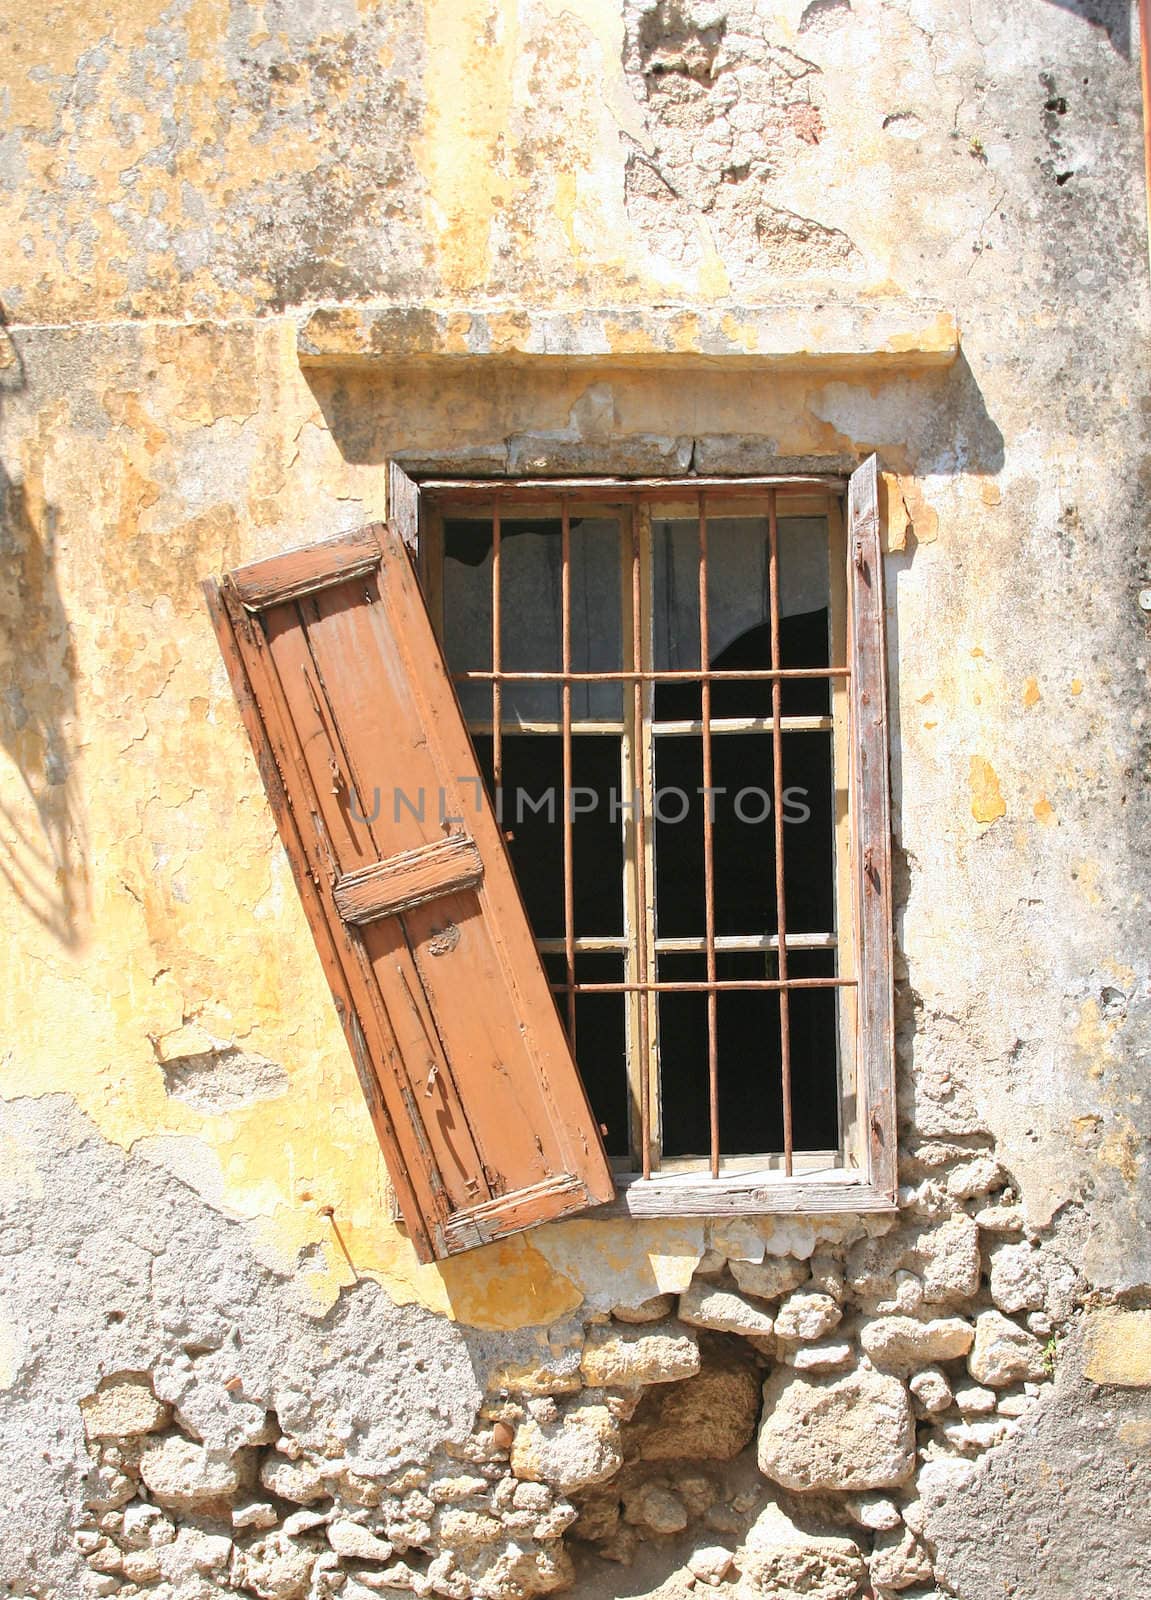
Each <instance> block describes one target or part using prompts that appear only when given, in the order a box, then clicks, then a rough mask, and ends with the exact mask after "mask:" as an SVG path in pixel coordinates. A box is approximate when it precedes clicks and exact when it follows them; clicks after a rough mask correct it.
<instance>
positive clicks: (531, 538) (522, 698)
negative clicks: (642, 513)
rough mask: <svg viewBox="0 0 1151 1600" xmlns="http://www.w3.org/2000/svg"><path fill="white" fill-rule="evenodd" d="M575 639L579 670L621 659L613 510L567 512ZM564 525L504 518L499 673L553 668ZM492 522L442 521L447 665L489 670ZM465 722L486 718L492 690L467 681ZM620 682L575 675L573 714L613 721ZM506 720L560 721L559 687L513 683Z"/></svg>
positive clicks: (559, 657)
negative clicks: (596, 514)
mask: <svg viewBox="0 0 1151 1600" xmlns="http://www.w3.org/2000/svg"><path fill="white" fill-rule="evenodd" d="M570 528H571V564H572V570H571V599H572V617H571V639H572V668H573V670H574V671H576V672H608V671H612V670H613V669H614V670H618V669H619V668H620V666H621V663H622V655H621V651H622V626H621V617H620V568H619V562H620V551H619V523H618V521H616V520H615V519H614V518H590V517H572V519H571V522H570ZM562 550H563V530H562V524H561V522H560V520H559V518H558V517H546V518H538V519H533V520H523V519H519V518H517V519H514V520H513V519H510V518H504V519H503V520H502V521H501V524H500V617H501V628H500V642H501V662H500V665H501V667H502V669H503V670H504V671H505V672H559V671H561V670H562V667H563V643H562V639H563V635H562V622H561V600H562V590H561V584H562V565H563V563H562ZM491 628H492V528H491V523H490V522H479V521H465V520H463V519H460V520H456V521H449V522H445V524H444V648H445V652H446V654H447V658H448V663H449V665H450V667H451V669H452V671H453V672H462V671H475V670H481V671H488V670H490V669H491V665H492V662H491ZM460 687H461V689H462V690H464V691H466V692H465V693H462V694H461V696H460V703H461V705H463V707H464V714H465V716H466V717H468V719H469V720H473V721H475V720H481V719H487V718H490V716H491V704H492V697H491V690H490V689H489V688H488V687H487V686H486V685H483V684H463V685H461V686H460ZM622 703H623V699H622V693H621V690H620V687H619V685H618V684H610V683H606V684H588V683H577V684H575V685H574V687H573V689H572V715H573V717H574V718H575V719H576V720H577V721H578V720H588V719H592V720H605V721H606V720H613V719H618V718H619V716H620V715H621V707H622ZM503 714H504V718H505V720H508V721H521V722H558V721H559V720H560V717H561V715H562V710H561V697H560V687H559V685H558V684H554V683H538V684H537V683H509V684H506V685H505V686H504V691H503Z"/></svg>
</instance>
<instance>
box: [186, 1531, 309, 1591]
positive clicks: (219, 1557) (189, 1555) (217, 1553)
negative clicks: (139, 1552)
mask: <svg viewBox="0 0 1151 1600" xmlns="http://www.w3.org/2000/svg"><path fill="white" fill-rule="evenodd" d="M157 1554H158V1555H159V1558H160V1573H161V1576H162V1577H164V1578H166V1579H167V1581H168V1582H169V1583H172V1584H176V1585H180V1584H186V1583H188V1581H189V1580H191V1579H194V1578H195V1577H196V1576H197V1575H207V1574H209V1573H217V1572H223V1571H224V1569H225V1568H226V1567H227V1565H228V1561H229V1558H230V1557H231V1554H232V1541H231V1539H229V1538H228V1537H227V1536H226V1535H225V1534H219V1533H204V1532H203V1531H202V1530H201V1529H200V1528H181V1529H180V1531H179V1532H178V1533H177V1535H176V1537H175V1538H174V1539H173V1541H172V1543H171V1544H165V1545H161V1546H160V1548H159V1550H158V1552H157ZM256 1593H257V1594H259V1590H256ZM261 1600H263V1597H261ZM274 1600H281V1596H279V1595H276V1596H275V1597H274Z"/></svg>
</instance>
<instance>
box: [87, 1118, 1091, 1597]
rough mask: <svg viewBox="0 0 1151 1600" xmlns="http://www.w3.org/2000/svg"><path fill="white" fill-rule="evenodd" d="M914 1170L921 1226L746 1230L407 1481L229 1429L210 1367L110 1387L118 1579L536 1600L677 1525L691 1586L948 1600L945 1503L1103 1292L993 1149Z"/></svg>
mask: <svg viewBox="0 0 1151 1600" xmlns="http://www.w3.org/2000/svg"><path fill="white" fill-rule="evenodd" d="M911 1166H912V1169H913V1170H914V1171H915V1172H916V1173H920V1172H923V1171H927V1172H929V1173H930V1176H929V1177H926V1178H922V1179H921V1180H920V1181H919V1182H918V1183H917V1184H916V1185H914V1186H909V1187H908V1188H907V1189H905V1190H904V1192H903V1196H902V1198H903V1201H904V1205H905V1214H904V1215H903V1216H902V1217H901V1219H900V1221H899V1223H898V1225H897V1226H895V1227H894V1228H889V1227H888V1226H887V1224H886V1223H884V1222H876V1221H872V1222H864V1221H859V1220H851V1219H839V1221H838V1223H837V1222H836V1221H834V1220H833V1221H832V1222H831V1223H830V1224H829V1225H828V1226H821V1227H820V1228H819V1229H818V1230H817V1229H807V1230H806V1232H807V1239H806V1240H804V1239H803V1238H801V1237H800V1233H801V1232H802V1231H803V1230H796V1232H795V1237H794V1238H793V1239H792V1240H791V1241H790V1242H791V1244H792V1247H793V1249H794V1251H795V1253H794V1254H789V1255H787V1256H778V1255H773V1254H769V1253H768V1252H767V1249H766V1246H765V1243H764V1235H765V1232H766V1231H768V1230H761V1229H759V1228H758V1227H757V1226H755V1225H754V1224H751V1223H739V1222H737V1223H735V1224H727V1225H724V1226H723V1227H719V1226H717V1227H716V1228H715V1229H713V1230H712V1246H711V1248H709V1250H708V1251H707V1253H706V1254H705V1255H704V1256H703V1258H702V1260H701V1261H700V1262H699V1265H698V1269H697V1271H696V1274H695V1276H694V1278H693V1280H692V1282H691V1284H690V1285H689V1286H688V1287H687V1289H686V1290H685V1291H684V1292H683V1293H682V1294H680V1295H679V1296H678V1297H675V1296H671V1295H667V1294H662V1295H657V1296H654V1297H652V1298H650V1299H647V1300H643V1301H638V1302H632V1303H628V1304H621V1305H619V1306H617V1307H615V1308H614V1309H613V1311H612V1313H610V1314H609V1313H607V1312H591V1313H586V1312H585V1314H584V1315H583V1316H582V1317H579V1316H576V1317H573V1318H571V1319H569V1320H568V1321H566V1322H564V1323H562V1324H557V1325H555V1326H553V1327H552V1328H550V1329H548V1330H547V1336H546V1343H544V1344H541V1347H540V1352H539V1357H538V1359H537V1360H535V1361H534V1362H530V1361H529V1362H525V1361H523V1360H518V1361H510V1360H508V1361H500V1360H499V1359H496V1360H495V1361H493V1362H492V1364H491V1365H490V1370H489V1371H488V1373H487V1379H486V1394H485V1396H484V1399H483V1401H482V1403H481V1405H480V1406H479V1408H478V1412H477V1414H476V1416H475V1421H474V1425H473V1428H472V1431H471V1434H470V1436H468V1437H466V1438H462V1439H460V1440H458V1441H456V1442H451V1441H449V1442H447V1443H445V1444H443V1445H442V1446H441V1447H439V1448H438V1449H437V1450H436V1451H435V1452H434V1453H433V1454H431V1455H430V1456H429V1457H428V1459H426V1460H424V1461H421V1462H420V1463H419V1464H418V1465H416V1466H411V1465H409V1466H405V1467H403V1468H402V1469H401V1470H399V1471H397V1472H395V1473H388V1472H381V1471H376V1470H373V1471H371V1472H363V1471H361V1470H357V1466H356V1465H354V1464H353V1463H352V1462H350V1461H349V1460H348V1458H347V1456H346V1454H345V1449H344V1446H343V1444H342V1442H341V1440H340V1439H339V1437H337V1436H335V1435H334V1434H333V1436H332V1437H331V1438H330V1440H329V1442H328V1444H327V1446H326V1447H325V1448H324V1449H322V1450H317V1449H316V1447H315V1442H314V1439H313V1440H310V1441H309V1445H308V1447H307V1448H305V1446H304V1445H303V1444H302V1443H301V1441H300V1439H299V1438H297V1437H295V1436H294V1435H293V1430H292V1427H291V1425H290V1422H289V1421H288V1420H287V1418H285V1417H282V1416H277V1414H276V1413H275V1412H274V1411H273V1410H272V1409H270V1408H267V1409H264V1410H260V1408H259V1402H258V1400H257V1399H256V1398H255V1397H253V1396H248V1395H241V1394H239V1393H237V1394H236V1396H235V1398H236V1400H237V1402H238V1403H242V1404H243V1406H244V1410H245V1414H246V1420H245V1422H244V1426H243V1429H242V1430H241V1431H240V1432H238V1433H234V1434H233V1437H234V1438H237V1439H242V1442H240V1443H238V1444H236V1446H235V1447H234V1448H222V1447H220V1446H219V1445H218V1444H217V1446H216V1447H209V1446H208V1445H206V1444H205V1443H204V1442H203V1441H202V1440H201V1439H200V1438H199V1437H198V1434H197V1429H196V1427H195V1425H194V1423H193V1421H192V1418H194V1417H195V1415H196V1396H195V1386H194V1381H193V1382H191V1383H190V1382H189V1380H188V1378H187V1375H186V1374H185V1375H184V1376H183V1377H182V1378H180V1377H176V1376H174V1374H173V1371H172V1370H171V1369H165V1370H163V1371H157V1372H154V1373H149V1372H143V1371H139V1372H130V1371H125V1372H118V1373H114V1374H111V1375H109V1376H107V1377H106V1378H105V1379H104V1380H103V1381H102V1382H101V1383H100V1384H99V1386H98V1387H96V1388H95V1389H94V1390H93V1392H92V1393H91V1394H90V1395H89V1396H88V1397H86V1398H85V1399H84V1400H83V1401H82V1402H81V1411H82V1414H83V1421H84V1428H85V1432H86V1435H87V1438H88V1441H89V1450H90V1453H91V1456H92V1460H93V1469H92V1473H91V1475H90V1478H89V1481H88V1486H87V1499H86V1504H85V1506H84V1508H83V1510H82V1511H80V1512H79V1514H78V1516H77V1519H76V1525H75V1542H76V1546H77V1549H78V1550H79V1551H80V1552H81V1553H82V1554H83V1556H84V1558H85V1559H86V1561H87V1564H88V1567H89V1568H90V1570H91V1574H92V1585H93V1592H94V1593H96V1594H100V1595H113V1594H117V1595H122V1596H124V1597H130V1596H135V1595H150V1596H154V1597H156V1600H205V1597H209V1596H215V1595H220V1594H248V1595H255V1596H257V1597H260V1600H328V1597H330V1596H335V1595H337V1594H338V1595H340V1596H342V1597H343V1600H371V1597H373V1596H378V1595H381V1594H385V1595H389V1594H390V1595H393V1596H399V1597H403V1596H416V1597H419V1600H425V1597H431V1596H444V1597H446V1600H517V1597H520V1596H525V1597H528V1596H533V1595H542V1594H548V1593H551V1592H554V1591H558V1590H564V1589H568V1588H571V1587H573V1585H576V1586H577V1587H580V1586H582V1580H583V1578H584V1577H589V1579H590V1576H591V1575H592V1574H594V1571H595V1569H596V1567H597V1565H598V1564H599V1563H601V1562H605V1561H606V1562H614V1563H620V1564H623V1565H629V1564H630V1563H632V1562H633V1561H634V1560H635V1558H636V1556H637V1553H638V1552H639V1551H640V1550H641V1548H643V1547H649V1548H650V1547H657V1548H658V1547H659V1546H660V1545H665V1546H666V1547H667V1552H668V1569H669V1575H668V1578H667V1584H666V1585H665V1587H666V1588H667V1592H668V1594H669V1596H670V1595H672V1594H685V1593H686V1592H687V1591H688V1590H691V1589H698V1590H704V1591H706V1590H709V1589H715V1590H716V1591H717V1592H718V1593H722V1594H727V1595H731V1596H733V1597H735V1600H789V1597H792V1596H798V1595H804V1596H814V1597H818V1600H852V1597H854V1596H857V1595H862V1594H864V1593H865V1592H866V1593H868V1594H872V1595H874V1596H877V1597H879V1600H891V1597H893V1596H896V1595H904V1596H907V1597H914V1596H925V1595H929V1594H930V1595H938V1594H942V1593H945V1592H946V1591H945V1590H943V1589H940V1588H939V1587H938V1586H937V1583H936V1579H935V1577H934V1574H933V1567H932V1554H933V1553H932V1547H931V1543H930V1540H929V1539H927V1538H925V1536H924V1535H925V1523H926V1515H925V1506H926V1505H928V1504H930V1503H934V1502H938V1500H939V1498H940V1497H941V1496H945V1495H946V1494H948V1493H949V1492H952V1491H953V1490H954V1489H955V1488H957V1487H958V1486H959V1485H960V1484H961V1483H962V1482H964V1481H965V1480H966V1479H967V1478H968V1477H969V1476H970V1474H971V1473H972V1471H973V1470H974V1466H975V1462H976V1460H977V1459H978V1458H979V1457H980V1456H981V1455H982V1454H983V1453H984V1452H986V1451H987V1450H989V1449H991V1448H993V1447H995V1446H997V1445H999V1444H1001V1443H1003V1441H1004V1440H1005V1439H1007V1437H1008V1436H1009V1435H1010V1433H1011V1432H1012V1430H1013V1429H1015V1428H1016V1427H1018V1426H1019V1423H1020V1420H1021V1418H1023V1417H1024V1416H1025V1415H1026V1413H1027V1412H1028V1410H1029V1409H1030V1408H1031V1407H1032V1406H1033V1405H1034V1403H1035V1401H1036V1398H1037V1397H1038V1395H1039V1394H1040V1392H1041V1388H1042V1386H1043V1385H1044V1383H1045V1382H1046V1381H1047V1380H1048V1379H1049V1378H1050V1377H1051V1375H1052V1373H1053V1370H1054V1363H1055V1360H1056V1358H1057V1349H1058V1343H1057V1336H1058V1334H1059V1333H1060V1332H1061V1331H1062V1330H1063V1329H1064V1327H1065V1325H1066V1323H1067V1320H1068V1319H1069V1318H1070V1317H1071V1316H1072V1315H1073V1313H1074V1308H1075V1302H1076V1295H1077V1292H1078V1289H1079V1285H1078V1283H1077V1280H1076V1274H1075V1272H1074V1269H1073V1268H1072V1267H1071V1266H1070V1265H1069V1264H1068V1263H1066V1262H1065V1261H1063V1260H1061V1259H1060V1258H1058V1257H1057V1256H1054V1255H1053V1254H1052V1252H1051V1250H1050V1249H1049V1248H1048V1247H1045V1246H1042V1245H1041V1244H1040V1243H1039V1241H1038V1240H1036V1239H1034V1238H1031V1237H1028V1236H1027V1235H1026V1234H1025V1232H1024V1229H1023V1224H1022V1221H1021V1218H1020V1213H1019V1211H1018V1209H1017V1207H1016V1205H1015V1203H1014V1202H1015V1195H1014V1193H1013V1191H1012V1190H1011V1188H1010V1186H1009V1181H1008V1179H1007V1176H1006V1174H1004V1173H1003V1172H1002V1171H1001V1169H1000V1168H999V1167H998V1165H997V1164H996V1163H995V1162H994V1161H993V1160H992V1159H991V1158H990V1157H988V1156H987V1155H986V1154H984V1153H982V1152H981V1151H977V1150H973V1149H971V1148H969V1145H968V1143H966V1142H965V1143H962V1144H957V1145H942V1144H940V1145H932V1146H925V1147H921V1148H920V1149H919V1151H918V1152H917V1154H916V1157H915V1160H914V1162H912V1163H911ZM884 1230H886V1231H884ZM829 1235H830V1237H828V1236H829ZM236 1387H237V1390H239V1389H240V1387H242V1386H241V1384H240V1381H239V1380H238V1379H237V1381H236ZM217 1438H218V1435H217ZM668 1585H670V1587H668Z"/></svg>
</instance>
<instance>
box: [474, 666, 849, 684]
mask: <svg viewBox="0 0 1151 1600" xmlns="http://www.w3.org/2000/svg"><path fill="white" fill-rule="evenodd" d="M850 676H851V668H850V667H781V668H780V669H779V670H778V671H776V670H775V669H774V668H772V667H756V668H754V669H750V668H749V669H748V670H747V671H746V672H740V671H738V670H736V669H735V668H727V667H724V668H720V669H719V670H718V671H714V672H692V671H690V670H689V669H681V668H675V669H674V670H669V671H667V672H653V671H652V670H651V669H650V668H649V669H646V670H643V669H640V668H638V667H637V668H634V669H629V668H626V667H625V668H624V669H622V670H621V671H619V672H568V673H563V672H542V671H541V672H500V673H495V672H479V671H471V672H453V673H452V682H453V683H490V682H491V680H492V679H493V678H495V677H499V678H500V679H501V681H502V682H504V683H562V682H563V681H564V678H565V677H567V678H568V679H570V681H571V682H572V683H632V682H635V681H638V682H640V683H699V682H700V681H701V680H702V681H704V682H709V683H721V682H733V683H765V682H766V683H774V682H775V680H776V679H777V678H781V679H782V678H850Z"/></svg>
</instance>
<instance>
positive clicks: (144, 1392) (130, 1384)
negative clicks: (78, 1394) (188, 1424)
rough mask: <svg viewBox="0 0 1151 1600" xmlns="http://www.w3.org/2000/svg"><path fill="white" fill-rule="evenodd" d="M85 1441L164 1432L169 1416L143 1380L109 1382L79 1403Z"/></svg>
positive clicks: (167, 1409) (131, 1379)
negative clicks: (86, 1436)
mask: <svg viewBox="0 0 1151 1600" xmlns="http://www.w3.org/2000/svg"><path fill="white" fill-rule="evenodd" d="M80 1412H81V1415H82V1416H83V1418H84V1431H85V1433H86V1434H87V1435H88V1437H89V1439H126V1438H134V1437H138V1436H139V1435H141V1434H145V1433H155V1432H156V1431H157V1430H158V1429H160V1428H166V1427H167V1426H168V1423H169V1421H170V1420H171V1416H172V1412H171V1408H170V1407H169V1406H166V1405H165V1404H164V1403H163V1401H162V1400H157V1399H156V1396H155V1395H154V1394H153V1393H152V1386H151V1384H150V1383H149V1382H148V1380H147V1379H146V1378H135V1377H124V1378H112V1379H109V1380H108V1381H107V1382H106V1383H103V1384H101V1386H100V1388H99V1389H98V1390H97V1391H96V1393H95V1394H90V1395H87V1396H86V1397H85V1398H84V1399H83V1400H81V1402H80Z"/></svg>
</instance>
